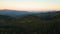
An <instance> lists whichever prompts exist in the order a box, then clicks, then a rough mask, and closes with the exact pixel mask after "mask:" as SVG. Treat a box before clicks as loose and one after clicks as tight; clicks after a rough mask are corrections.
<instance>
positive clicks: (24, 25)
mask: <svg viewBox="0 0 60 34" xmlns="http://www.w3.org/2000/svg"><path fill="white" fill-rule="evenodd" d="M0 23H2V24H0V28H4V29H5V30H3V31H7V30H6V28H7V29H8V30H9V28H11V29H10V31H18V32H27V33H29V32H31V33H32V32H37V34H56V33H59V32H60V11H55V12H46V13H38V14H30V15H26V16H23V17H21V16H19V17H15V18H13V17H10V16H5V15H0ZM0 31H2V30H0ZM27 33H25V34H27Z"/></svg>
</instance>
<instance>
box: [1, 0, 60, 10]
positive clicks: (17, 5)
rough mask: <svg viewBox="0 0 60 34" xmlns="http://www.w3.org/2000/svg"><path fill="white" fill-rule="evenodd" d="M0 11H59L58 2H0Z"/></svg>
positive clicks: (40, 0) (37, 0) (36, 0)
mask: <svg viewBox="0 0 60 34" xmlns="http://www.w3.org/2000/svg"><path fill="white" fill-rule="evenodd" d="M0 9H11V10H60V0H0Z"/></svg>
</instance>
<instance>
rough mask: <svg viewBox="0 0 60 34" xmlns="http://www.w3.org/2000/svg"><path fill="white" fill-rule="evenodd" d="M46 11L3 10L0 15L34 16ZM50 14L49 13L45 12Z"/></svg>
mask: <svg viewBox="0 0 60 34" xmlns="http://www.w3.org/2000/svg"><path fill="white" fill-rule="evenodd" d="M45 12H46V11H36V12H34V11H32V12H29V11H17V10H8V9H4V10H0V15H8V16H13V17H15V16H19V15H20V16H21V15H28V14H36V13H45ZM47 12H50V11H47Z"/></svg>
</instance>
